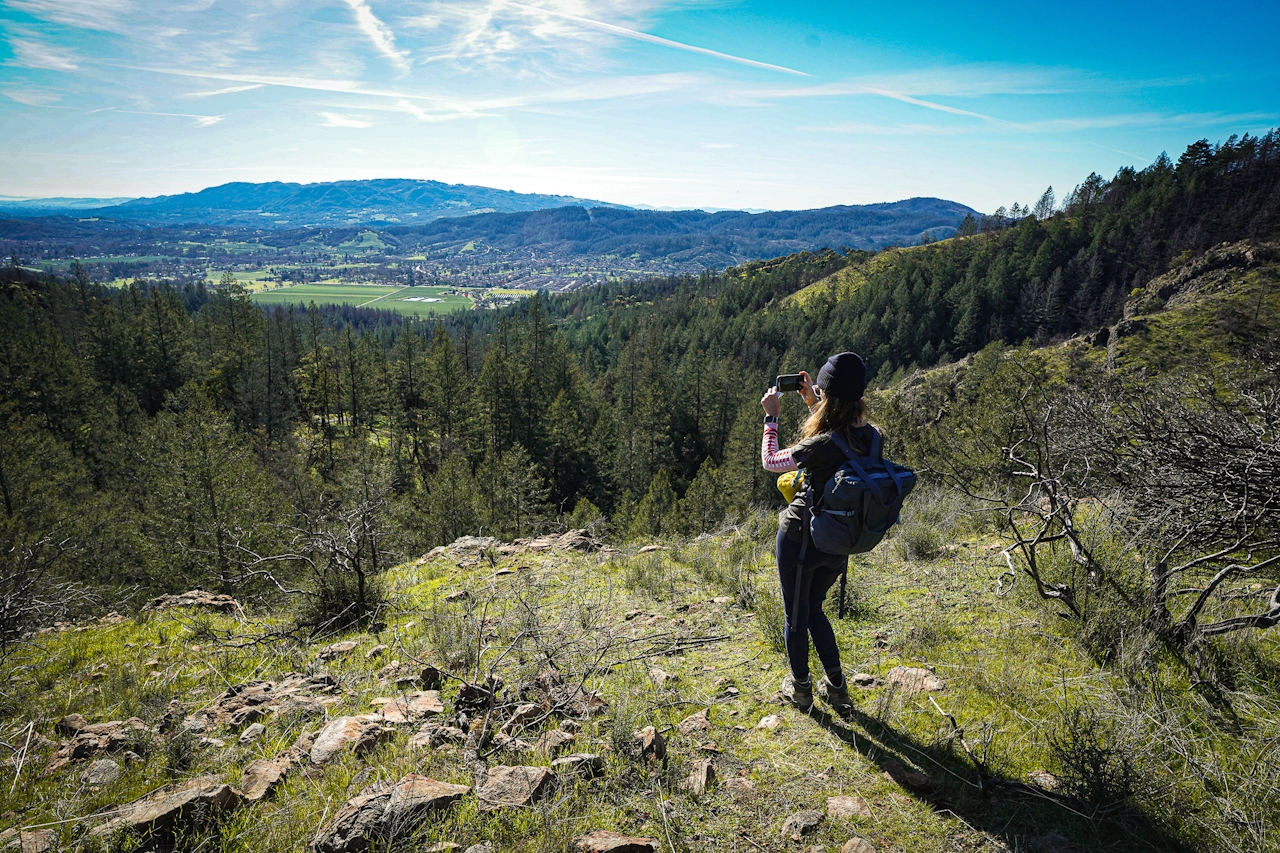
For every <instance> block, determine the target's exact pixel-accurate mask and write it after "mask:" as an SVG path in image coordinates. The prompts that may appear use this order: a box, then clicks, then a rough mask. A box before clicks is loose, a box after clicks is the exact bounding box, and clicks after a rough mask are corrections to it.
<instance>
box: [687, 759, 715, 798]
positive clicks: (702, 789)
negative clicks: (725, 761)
mask: <svg viewBox="0 0 1280 853" xmlns="http://www.w3.org/2000/svg"><path fill="white" fill-rule="evenodd" d="M715 781H716V766H715V764H714V763H713V762H712V761H711V759H710V758H703V759H700V760H698V761H696V762H694V765H693V769H692V770H690V771H689V776H688V778H686V779H685V781H684V788H685V790H686V791H688V792H689V793H690V794H693V796H695V797H701V796H702V795H703V794H705V793H706V792H707V789H708V788H710V787H711V786H712V785H714V784H715Z"/></svg>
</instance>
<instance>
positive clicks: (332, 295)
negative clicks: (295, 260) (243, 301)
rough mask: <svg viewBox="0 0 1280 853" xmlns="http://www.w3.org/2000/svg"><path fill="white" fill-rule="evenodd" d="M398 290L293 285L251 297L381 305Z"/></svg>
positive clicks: (294, 302) (282, 301)
mask: <svg viewBox="0 0 1280 853" xmlns="http://www.w3.org/2000/svg"><path fill="white" fill-rule="evenodd" d="M400 289H401V288H399V287H388V286H385V285H369V284H294V285H291V286H289V287H280V288H276V289H275V290H266V291H262V292H260V293H254V294H253V295H252V297H251V298H252V299H253V301H254V302H257V303H259V304H262V305H307V304H310V303H311V302H315V303H316V304H317V305H364V304H366V303H369V302H373V301H374V300H380V301H379V302H377V303H375V304H377V305H378V306H379V307H382V306H381V302H382V301H387V300H386V299H385V298H386V297H388V296H390V295H391V294H393V293H396V292H397V291H399V290H400Z"/></svg>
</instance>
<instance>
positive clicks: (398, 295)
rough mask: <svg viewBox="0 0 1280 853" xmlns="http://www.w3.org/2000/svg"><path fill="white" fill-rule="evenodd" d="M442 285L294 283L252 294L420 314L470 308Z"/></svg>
mask: <svg viewBox="0 0 1280 853" xmlns="http://www.w3.org/2000/svg"><path fill="white" fill-rule="evenodd" d="M450 289H452V288H445V287H391V286H386V285H369V284H325V283H309V284H295V285H290V286H288V287H280V288H275V289H274V290H265V291H260V292H257V293H254V294H252V295H251V298H252V299H253V301H254V302H257V303H259V304H261V305H307V304H310V303H311V302H313V301H314V302H315V303H316V304H317V305H363V306H367V307H370V308H383V309H386V310H389V311H398V312H399V313H401V314H407V315H410V316H415V317H421V316H428V315H431V314H440V313H447V312H449V311H454V310H457V309H459V308H464V309H465V308H470V307H471V305H472V302H471V299H469V298H468V297H466V296H442V295H441V291H444V290H450ZM414 298H425V299H439V300H440V301H439V302H410V301H408V300H409V299H414Z"/></svg>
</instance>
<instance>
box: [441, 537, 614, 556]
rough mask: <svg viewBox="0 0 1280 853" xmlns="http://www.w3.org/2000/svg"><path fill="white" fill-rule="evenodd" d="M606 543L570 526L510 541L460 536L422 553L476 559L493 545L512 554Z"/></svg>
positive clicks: (595, 548) (582, 548)
mask: <svg viewBox="0 0 1280 853" xmlns="http://www.w3.org/2000/svg"><path fill="white" fill-rule="evenodd" d="M603 547H604V546H603V545H602V544H601V543H600V540H598V539H596V538H595V537H593V536H592V535H591V534H590V533H588V532H587V531H586V530H585V529H584V530H569V531H567V532H565V533H560V534H551V535H548V536H539V537H538V538H536V539H515V540H513V541H511V542H499V541H498V540H497V539H494V538H493V537H490V536H460V537H458V538H457V539H455V540H453V542H452V543H450V544H448V545H441V546H440V547H438V548H433V549H431V550H430V551H428V552H427V553H426V554H424V555H423V556H422V560H424V561H426V560H434V559H436V558H438V557H443V556H449V557H452V558H454V559H466V558H471V559H475V557H476V556H477V555H479V554H480V553H481V552H484V551H488V550H490V549H493V550H494V551H496V552H497V553H498V554H499V555H501V556H504V557H510V556H513V555H516V554H524V553H535V554H536V553H538V552H540V551H578V552H581V553H589V552H592V551H599V550H600V549H601V548H603Z"/></svg>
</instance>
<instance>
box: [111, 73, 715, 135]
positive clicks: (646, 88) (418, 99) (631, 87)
mask: <svg viewBox="0 0 1280 853" xmlns="http://www.w3.org/2000/svg"><path fill="white" fill-rule="evenodd" d="M122 67H127V68H130V69H132V70H136V71H148V72H152V73H156V74H168V75H175V76H179V77H190V78H201V79H207V80H225V81H226V82H228V83H256V84H261V85H265V86H280V87H284V88H291V89H303V90H308V91H316V92H330V93H334V94H344V95H363V96H369V97H374V98H386V99H389V100H390V101H391V104H390V105H387V104H383V105H367V106H366V105H361V107H360V109H384V110H385V109H394V110H397V111H399V112H409V113H411V114H414V115H416V116H418V117H419V118H422V117H423V115H425V114H426V113H427V112H428V110H421V114H420V113H419V112H418V111H415V110H409V109H405V108H404V106H403V105H401V103H400V102H402V101H403V102H405V103H408V104H416V103H423V104H426V105H428V106H429V108H430V109H431V110H434V111H435V114H433V115H431V116H430V117H431V118H433V119H435V120H440V119H443V118H454V117H459V116H477V115H482V114H484V113H485V112H487V111H492V110H502V109H515V108H521V107H533V106H537V105H540V104H556V103H575V102H580V101H597V100H609V99H613V98H623V97H635V96H638V95H648V94H656V93H659V92H668V91H673V90H676V89H683V88H688V87H691V86H694V85H696V84H698V83H703V82H705V81H706V78H705V77H703V76H701V75H697V74H645V75H634V76H617V77H605V78H601V79H598V80H593V81H591V82H588V83H583V84H580V85H577V86H562V87H558V88H553V89H542V90H537V91H531V92H525V93H522V94H516V95H505V96H501V97H484V96H476V97H471V98H454V97H448V96H444V95H437V94H427V93H423V92H414V91H411V90H409V89H407V88H406V89H392V88H383V87H379V86H369V85H366V84H364V83H360V82H357V81H354V80H334V79H318V78H310V77H293V76H276V75H270V74H231V73H228V74H221V73H216V72H212V71H184V70H181V69H177V68H146V67H138V66H122ZM420 109H421V108H420ZM339 126H343V125H339Z"/></svg>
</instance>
